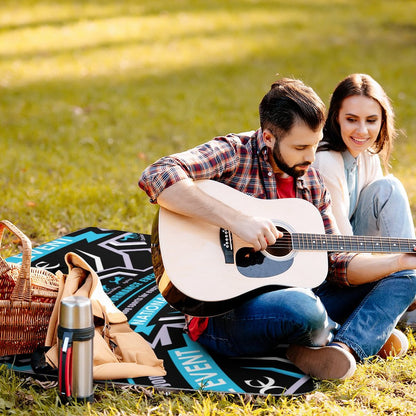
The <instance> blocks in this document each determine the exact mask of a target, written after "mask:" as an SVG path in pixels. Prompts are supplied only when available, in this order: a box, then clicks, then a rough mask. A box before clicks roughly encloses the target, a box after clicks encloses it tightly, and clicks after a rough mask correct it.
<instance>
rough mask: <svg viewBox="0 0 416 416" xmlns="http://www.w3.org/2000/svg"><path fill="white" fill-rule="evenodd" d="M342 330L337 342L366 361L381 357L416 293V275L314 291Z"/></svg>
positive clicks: (408, 272)
mask: <svg viewBox="0 0 416 416" xmlns="http://www.w3.org/2000/svg"><path fill="white" fill-rule="evenodd" d="M314 292H315V293H316V294H317V295H318V296H319V298H320V299H321V301H322V303H323V304H324V305H325V308H326V310H327V312H328V315H329V316H330V317H331V318H332V319H333V320H334V321H336V322H337V323H339V324H340V325H341V328H340V329H339V330H338V332H337V333H336V335H335V338H334V341H339V342H343V343H344V344H347V345H348V346H349V347H351V348H352V349H353V350H354V351H355V353H356V354H357V357H358V358H359V359H360V360H362V359H364V358H366V357H369V356H371V355H375V354H377V352H378V351H380V349H381V347H382V346H383V345H384V343H385V342H386V340H387V338H388V337H389V336H390V334H391V332H392V331H393V329H394V327H395V326H396V324H397V322H398V320H399V319H400V316H401V315H402V314H403V313H404V312H405V311H406V309H407V308H408V306H409V305H410V304H411V303H412V301H413V298H414V297H415V293H416V273H415V271H414V270H405V271H402V272H397V273H394V274H392V275H390V276H388V277H385V278H384V279H381V280H379V281H377V282H374V283H367V284H364V285H360V286H354V287H339V286H336V285H334V284H331V283H328V282H324V283H323V284H322V285H321V286H319V287H318V288H317V289H315V290H314Z"/></svg>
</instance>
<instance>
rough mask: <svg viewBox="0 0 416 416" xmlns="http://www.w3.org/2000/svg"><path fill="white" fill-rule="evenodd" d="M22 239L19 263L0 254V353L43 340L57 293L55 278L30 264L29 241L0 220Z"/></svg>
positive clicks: (29, 349)
mask: <svg viewBox="0 0 416 416" xmlns="http://www.w3.org/2000/svg"><path fill="white" fill-rule="evenodd" d="M5 228H7V229H9V230H10V231H11V232H12V233H14V234H15V235H16V236H17V237H19V239H20V240H21V242H22V247H23V256H22V264H21V266H19V265H17V264H13V263H9V262H7V261H5V260H4V259H3V258H2V257H1V256H0V356H3V355H13V354H24V353H31V352H33V351H34V350H35V349H36V347H37V346H38V345H43V344H44V342H45V337H46V332H47V329H48V324H49V319H50V316H51V314H52V310H53V307H54V304H55V300H56V297H57V295H58V278H57V277H56V276H55V275H54V274H53V273H51V272H49V271H47V270H45V269H41V268H36V267H31V266H30V262H31V256H32V244H31V242H30V240H29V238H28V237H26V236H25V235H24V234H23V233H22V232H21V231H20V230H19V229H18V228H17V227H16V226H15V225H13V224H12V223H11V222H9V221H6V220H4V221H0V243H1V240H2V237H3V232H4V229H5Z"/></svg>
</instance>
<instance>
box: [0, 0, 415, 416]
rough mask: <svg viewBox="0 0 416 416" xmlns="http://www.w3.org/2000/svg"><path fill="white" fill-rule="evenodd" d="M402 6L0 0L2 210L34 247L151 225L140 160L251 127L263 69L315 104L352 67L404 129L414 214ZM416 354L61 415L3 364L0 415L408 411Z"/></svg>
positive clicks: (400, 159)
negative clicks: (345, 377) (249, 389)
mask: <svg viewBox="0 0 416 416" xmlns="http://www.w3.org/2000/svg"><path fill="white" fill-rule="evenodd" d="M415 15H416V1H415V0H396V1H390V0H385V1H374V0H369V1H367V2H361V1H359V0H331V1H326V0H315V1H313V0H309V1H308V0H292V1H285V0H270V1H266V0H238V1H237V0H228V1H224V0H222V1H220V0H188V1H185V0H173V1H172V0H152V1H150V0H142V1H133V0H131V1H115V0H101V1H92V0H90V1H88V0H86V1H84V0H73V1H69V0H60V1H47V0H43V1H42V0H40V1H35V0H32V1H30V0H21V1H19V2H15V1H13V2H12V1H10V0H3V1H2V2H1V3H0V149H1V155H2V158H1V163H0V190H1V197H2V204H1V206H0V218H4V219H9V220H10V221H12V222H14V223H16V224H17V225H18V226H19V227H20V228H21V229H22V230H23V231H24V232H25V233H26V234H27V235H29V236H30V238H31V239H32V241H33V243H34V245H36V244H41V243H44V242H47V241H50V240H52V239H54V238H56V237H57V236H59V235H62V234H65V233H68V232H71V231H74V230H77V229H79V228H82V227H85V226H99V227H105V228H115V229H125V230H129V231H140V232H150V224H151V219H152V217H153V215H154V212H155V211H154V210H155V207H153V206H151V204H149V202H148V200H147V197H146V196H145V195H144V194H143V192H141V191H140V190H139V189H138V187H137V180H138V178H139V176H140V173H141V171H142V170H143V168H144V167H145V166H146V165H148V164H149V163H151V162H152V161H153V160H155V159H156V158H158V157H160V156H162V155H164V154H168V153H172V152H176V151H180V150H184V149H186V148H189V147H191V146H194V145H196V144H198V143H202V142H205V141H206V140H208V139H210V138H212V137H213V136H215V135H217V134H224V133H228V132H240V131H245V130H249V129H255V128H257V127H258V114H257V106H258V103H259V101H260V99H261V97H262V96H263V95H264V93H265V92H266V90H267V89H268V87H269V85H270V84H271V83H272V81H273V80H274V79H275V74H277V73H279V74H281V75H282V76H294V77H297V78H301V79H303V80H304V81H305V82H306V83H308V84H310V85H311V86H312V87H314V88H315V90H316V91H317V92H318V93H319V94H320V95H321V97H322V98H323V100H324V101H325V102H326V103H328V101H329V97H330V93H331V91H332V90H333V88H334V86H335V84H336V83H337V82H338V81H339V80H341V79H342V78H343V77H344V76H346V75H347V74H349V73H351V72H366V73H369V74H371V75H373V76H374V77H375V78H376V79H377V80H378V81H379V82H380V83H381V84H382V85H383V86H384V87H385V89H386V91H387V93H388V94H389V95H390V97H391V99H392V101H393V105H394V108H395V111H396V115H397V124H398V127H400V128H401V129H402V131H403V134H402V135H401V137H400V139H399V140H398V142H397V146H396V149H395V152H394V155H393V156H394V159H393V171H394V173H395V174H396V175H397V176H398V177H399V178H400V179H401V180H402V181H403V183H404V184H405V186H406V189H407V191H408V194H409V198H410V202H411V206H412V209H413V212H415V213H416V179H415V178H416V175H415V173H416V167H415V166H416V164H415V158H416V156H415V146H416V145H415V144H414V138H415V136H416V84H415V82H414V81H413V80H414V72H415V62H416V24H415V21H414V16H415ZM3 246H4V248H5V250H4V252H6V253H7V254H10V253H11V252H13V251H15V250H17V249H18V248H17V247H16V245H15V243H14V241H13V240H10V239H9V238H8V239H6V244H3ZM409 336H410V337H411V336H412V334H411V333H409ZM415 361H416V355H415V354H414V349H413V350H412V354H411V355H410V356H409V357H408V358H406V359H405V360H398V361H387V362H380V363H375V364H372V365H363V366H360V368H359V370H358V371H357V374H356V375H355V376H354V378H353V379H352V380H349V381H347V382H345V383H322V384H321V385H320V387H319V389H318V392H317V393H315V394H312V395H308V396H306V397H302V398H283V399H273V398H268V399H262V398H259V399H252V400H251V401H246V400H245V399H244V398H239V397H228V396H219V395H207V394H196V395H195V396H192V395H172V396H169V397H165V396H163V395H159V394H151V395H149V396H147V395H145V394H141V393H132V392H121V393H120V392H119V391H117V392H115V391H113V390H112V389H108V390H106V389H101V388H100V389H99V392H98V393H97V397H98V398H99V400H97V402H96V403H94V404H93V405H92V406H91V407H90V408H89V409H85V408H80V409H78V410H74V409H73V410H71V411H69V410H67V409H65V408H64V409H61V408H59V407H57V406H56V391H55V390H53V389H52V390H44V389H43V388H39V387H37V386H36V385H33V383H26V382H24V381H22V380H20V379H16V378H14V377H13V376H12V375H10V374H9V373H7V372H4V371H3V373H2V376H1V378H0V382H1V388H0V413H1V412H3V413H10V414H13V412H16V413H18V414H25V412H26V414H37V413H42V414H89V413H91V414H106V415H113V414H114V415H116V414H134V413H136V414H155V415H156V414H163V415H164V414H169V413H170V414H198V415H205V414H255V415H263V414H270V413H272V414H276V415H277V414H294V415H295V414H296V415H301V414H302V415H311V414H316V413H318V412H319V413H321V414H340V415H341V414H357V415H361V414H401V415H405V414H414V413H416V403H415V399H414V397H416V396H415V394H414V393H415V391H414V390H415V384H414V381H413V380H414V379H415V374H414V370H413V368H416V362H415ZM10 386H11V387H10ZM10 388H11V391H12V393H8V392H9V391H10ZM13 409H14V410H13ZM48 412H50V413H48ZM52 412H53V413H52ZM77 412H78V413H77Z"/></svg>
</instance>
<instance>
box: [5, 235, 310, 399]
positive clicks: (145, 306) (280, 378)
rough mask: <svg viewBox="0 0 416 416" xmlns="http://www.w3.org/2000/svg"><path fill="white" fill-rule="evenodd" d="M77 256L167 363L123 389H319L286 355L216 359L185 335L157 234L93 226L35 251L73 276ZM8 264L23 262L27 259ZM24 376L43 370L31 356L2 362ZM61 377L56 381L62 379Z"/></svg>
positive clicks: (40, 262) (41, 260)
mask: <svg viewBox="0 0 416 416" xmlns="http://www.w3.org/2000/svg"><path fill="white" fill-rule="evenodd" d="M67 252H74V253H77V254H78V255H79V256H81V257H82V258H83V259H84V260H85V261H86V262H87V263H88V264H89V265H90V266H91V267H92V268H93V269H94V270H95V271H96V272H97V274H98V276H99V278H100V280H101V283H102V286H103V288H104V291H105V292H106V293H107V294H108V296H109V297H110V298H111V300H112V301H113V302H114V304H115V305H116V306H117V307H118V308H119V309H120V310H121V311H122V312H123V313H124V314H125V315H126V316H127V317H128V319H129V324H130V326H131V328H132V329H133V330H134V331H136V332H138V333H140V334H141V335H142V336H143V337H144V338H145V339H146V340H147V341H148V342H149V343H150V345H151V346H152V348H153V349H154V351H155V353H156V355H157V357H158V358H161V359H163V360H164V366H165V369H166V371H167V374H166V376H163V377H140V378H134V379H125V380H113V382H114V383H115V384H124V385H138V386H143V387H154V388H155V389H157V390H162V391H195V390H200V391H209V392H222V393H239V394H253V395H269V394H270V395H276V396H279V395H299V394H304V393H307V392H310V391H312V390H314V388H315V385H314V381H313V380H312V379H311V378H310V377H309V376H306V375H305V374H303V373H302V372H301V371H300V370H299V369H297V368H296V367H295V366H294V365H293V364H292V363H291V362H290V361H288V360H287V359H286V358H285V355H284V347H282V350H281V354H279V355H278V356H274V357H246V358H245V357H242V358H226V357H221V356H217V355H214V354H212V353H210V352H208V351H207V350H206V349H204V348H203V347H202V346H201V345H199V344H198V343H197V342H193V341H192V340H191V339H190V338H189V337H188V336H187V335H186V334H185V333H184V332H183V327H184V323H185V322H184V317H183V315H182V314H181V313H180V312H178V311H176V310H175V309H173V308H172V307H171V306H170V305H169V304H168V303H167V302H166V301H165V299H164V298H163V297H162V295H161V294H160V292H159V290H158V287H157V286H156V283H155V278H154V273H153V267H152V260H151V253H150V235H148V234H141V233H135V232H128V231H120V230H106V229H101V228H96V227H88V228H84V229H81V230H78V231H76V232H73V233H71V234H68V235H65V236H62V237H59V238H57V239H56V240H53V241H51V242H48V243H46V244H43V245H41V246H38V247H36V248H34V249H33V250H32V265H33V266H36V267H43V268H46V269H47V270H49V271H51V272H56V271H57V270H61V271H62V272H63V273H67V272H68V270H67V265H66V263H65V261H64V256H65V254H66V253H67ZM7 261H10V262H16V263H19V262H20V261H21V256H20V255H17V256H13V257H9V258H8V259H7ZM1 363H3V364H6V365H7V366H8V367H10V368H11V369H13V370H14V371H15V372H17V373H21V374H26V375H27V374H30V375H32V376H33V377H38V378H41V377H46V378H49V379H51V378H53V377H54V375H53V374H52V375H50V374H49V375H47V374H41V373H35V372H34V371H33V368H32V366H31V356H30V355H20V356H10V357H0V364H1ZM55 377H56V376H55Z"/></svg>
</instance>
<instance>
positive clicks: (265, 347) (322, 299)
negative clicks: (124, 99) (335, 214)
mask: <svg viewBox="0 0 416 416" xmlns="http://www.w3.org/2000/svg"><path fill="white" fill-rule="evenodd" d="M259 112H260V126H261V127H260V129H258V130H257V131H255V132H250V133H243V134H238V135H237V134H229V135H227V136H225V137H217V138H215V139H213V140H211V141H209V142H207V143H205V144H203V145H200V146H198V147H196V148H194V149H191V150H189V151H186V152H183V153H179V154H175V155H172V156H167V157H164V158H161V159H160V160H158V161H157V162H155V163H154V164H152V165H151V166H149V167H148V168H147V169H146V170H145V171H144V172H143V174H142V176H141V178H140V181H139V185H140V187H141V188H142V189H143V190H145V192H146V193H147V194H148V195H149V197H150V200H151V202H153V203H156V202H157V203H158V204H159V205H160V206H163V207H164V208H166V209H168V210H171V211H174V212H177V213H180V214H182V215H185V216H190V217H195V218H196V219H198V220H203V221H206V222H207V223H210V224H213V225H215V226H218V227H221V228H224V229H228V230H230V231H231V232H232V233H233V234H236V235H238V236H239V237H240V238H241V239H243V240H244V241H246V242H247V243H249V244H251V245H252V246H253V247H254V249H255V250H264V249H265V248H266V247H267V246H268V245H271V244H274V243H275V242H276V239H278V238H280V237H281V236H282V235H281V233H280V232H279V231H278V230H277V229H276V227H275V226H274V224H273V223H272V221H271V220H270V219H269V218H264V217H262V216H261V213H259V215H258V216H255V217H253V216H250V215H247V214H245V212H244V207H241V210H236V209H234V208H231V207H230V206H227V205H226V204H224V203H222V202H221V201H219V200H217V199H215V198H213V197H211V196H209V195H208V194H206V193H204V192H203V191H202V190H200V189H199V188H198V187H197V186H195V184H194V181H196V180H200V179H212V180H216V181H219V182H222V183H225V184H227V185H229V186H231V187H233V188H235V189H237V190H239V191H241V192H244V193H246V194H250V195H252V196H255V197H257V198H261V199H275V198H288V197H289V198H290V197H296V198H303V199H305V200H308V201H309V202H311V203H313V204H314V205H315V206H316V207H317V208H318V210H319V211H320V213H321V216H322V220H323V222H324V226H325V232H326V233H327V234H331V233H337V232H338V230H337V227H336V225H335V223H334V221H333V218H332V213H331V205H330V198H329V195H328V192H327V190H326V189H325V187H324V185H323V182H322V180H321V178H320V176H319V174H318V173H317V172H316V171H315V170H314V169H313V168H312V167H311V166H310V165H311V163H312V162H313V161H314V157H315V151H316V148H317V146H318V143H319V141H320V140H321V138H322V126H323V123H324V118H325V107H324V104H323V103H322V101H321V99H320V98H319V97H318V96H317V94H316V93H315V92H314V91H313V90H312V89H311V88H310V87H308V86H306V85H304V84H303V83H302V82H301V81H299V80H294V79H287V78H284V79H281V80H278V81H276V82H275V83H274V84H273V85H272V86H271V89H270V91H269V92H268V93H267V94H266V95H265V96H264V98H263V99H262V101H261V103H260V107H259ZM328 259H329V273H328V276H327V279H326V281H325V283H324V284H323V285H321V286H320V287H318V288H317V289H316V290H315V292H316V293H317V294H318V296H317V295H316V294H315V293H314V292H313V291H311V290H308V289H302V288H287V289H286V288H285V289H281V290H274V291H271V292H268V293H264V294H261V295H259V296H256V297H254V298H252V299H250V300H248V301H246V302H245V303H243V304H242V305H240V306H238V307H236V308H235V309H233V310H232V311H230V312H228V313H225V314H223V315H221V316H216V317H212V318H209V319H204V318H189V319H188V332H189V335H190V337H191V338H192V339H193V340H198V342H200V343H201V344H202V345H205V346H206V347H208V348H210V349H212V350H214V351H216V352H217V353H220V354H225V355H228V356H242V355H261V354H271V353H273V350H274V348H276V347H277V345H279V344H282V343H287V344H290V347H289V348H288V351H287V355H288V358H289V359H290V360H292V361H293V362H294V364H295V365H297V366H298V367H299V368H300V369H301V370H303V371H304V372H305V373H308V374H310V375H312V376H314V377H317V378H320V379H345V378H347V377H350V376H351V375H352V374H354V371H355V368H356V360H362V359H364V358H365V357H368V356H370V355H374V354H376V353H377V352H378V351H379V350H380V348H381V347H382V346H383V344H384V343H385V342H386V340H387V339H388V337H389V335H390V334H391V333H392V331H393V329H394V327H395V325H396V323H397V321H398V319H399V317H400V316H401V314H402V313H403V312H404V311H405V310H406V309H407V307H408V306H409V305H410V303H411V302H412V300H413V298H414V295H415V292H416V275H415V273H414V271H409V270H407V269H413V268H416V256H413V255H411V254H394V255H392V254H389V255H384V256H377V257H376V256H371V255H369V254H351V253H350V254H347V253H330V254H329V255H328ZM184 261H186V259H185V260H184ZM399 271H400V272H399ZM394 272H399V273H396V274H391V273H394ZM224 279H226V276H225V277H224ZM357 288H358V289H357ZM327 304H328V306H330V308H331V314H330V316H328V313H327V311H326V306H327ZM328 343H329V344H328Z"/></svg>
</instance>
